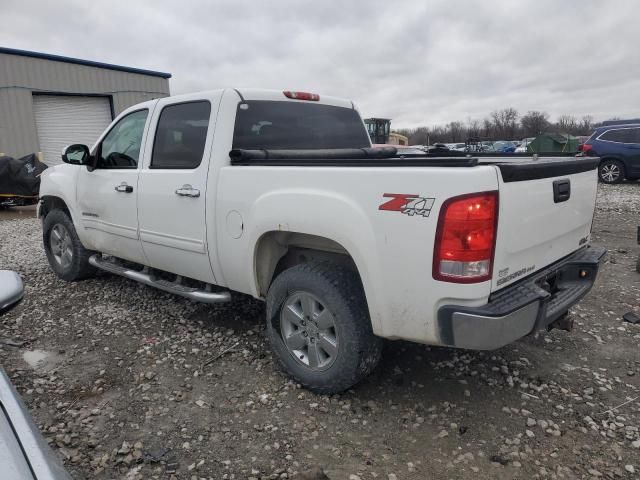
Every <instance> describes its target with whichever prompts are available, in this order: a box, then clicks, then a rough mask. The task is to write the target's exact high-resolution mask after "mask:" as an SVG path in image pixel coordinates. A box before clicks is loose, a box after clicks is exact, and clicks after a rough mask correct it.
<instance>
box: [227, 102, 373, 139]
mask: <svg viewBox="0 0 640 480" xmlns="http://www.w3.org/2000/svg"><path fill="white" fill-rule="evenodd" d="M370 146H371V143H370V141H369V135H368V134H367V131H366V130H365V127H364V124H363V123H362V119H361V118H360V115H359V114H358V112H357V111H356V110H355V109H353V108H345V107H336V106H332V105H323V104H317V103H307V102H304V103H303V102H285V101H270V100H247V101H244V102H241V103H239V104H238V107H237V111H236V122H235V129H234V132H233V148H234V149H245V150H255V149H265V150H297V149H332V148H368V147H370Z"/></svg>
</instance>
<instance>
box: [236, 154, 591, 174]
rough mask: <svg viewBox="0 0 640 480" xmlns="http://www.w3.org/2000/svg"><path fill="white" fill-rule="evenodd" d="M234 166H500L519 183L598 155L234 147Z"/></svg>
mask: <svg viewBox="0 0 640 480" xmlns="http://www.w3.org/2000/svg"><path fill="white" fill-rule="evenodd" d="M229 156H230V157H231V165H254V166H259V165H263V166H288V167H292V166H300V167H323V166H326V167H452V168H460V167H475V166H477V165H496V166H497V167H498V168H499V169H500V173H501V174H502V178H503V181H505V182H517V181H524V180H536V179H541V178H549V177H557V176H561V175H571V174H575V173H581V172H587V171H590V170H593V169H594V168H596V166H597V165H598V162H599V161H600V159H599V158H598V157H584V156H576V155H573V154H558V153H550V154H548V155H539V154H533V155H531V154H527V153H503V154H501V153H474V154H473V155H471V154H460V153H459V152H450V153H447V152H443V153H440V152H439V153H425V154H424V155H420V154H411V155H398V154H397V150H396V149H395V148H388V149H387V148H361V149H335V150H241V149H236V150H231V152H230V153H229Z"/></svg>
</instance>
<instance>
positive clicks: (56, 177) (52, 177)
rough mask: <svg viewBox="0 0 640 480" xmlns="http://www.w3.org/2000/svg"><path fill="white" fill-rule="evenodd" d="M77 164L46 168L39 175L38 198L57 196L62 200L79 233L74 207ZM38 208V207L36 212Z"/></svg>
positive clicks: (76, 212) (78, 167)
mask: <svg viewBox="0 0 640 480" xmlns="http://www.w3.org/2000/svg"><path fill="white" fill-rule="evenodd" d="M80 168H83V167H81V166H78V165H68V164H61V165H56V166H54V167H50V168H47V169H46V170H45V171H44V172H43V173H42V175H41V177H40V198H41V199H42V198H44V197H57V198H59V199H60V200H62V201H63V202H64V203H65V204H66V206H67V209H68V210H69V214H70V215H71V220H72V221H73V224H74V226H75V227H76V231H77V232H78V235H79V236H80V234H81V230H82V229H81V228H80V223H79V216H78V211H77V208H76V201H75V200H76V184H77V179H78V172H79V169H80ZM39 211H40V209H38V212H39Z"/></svg>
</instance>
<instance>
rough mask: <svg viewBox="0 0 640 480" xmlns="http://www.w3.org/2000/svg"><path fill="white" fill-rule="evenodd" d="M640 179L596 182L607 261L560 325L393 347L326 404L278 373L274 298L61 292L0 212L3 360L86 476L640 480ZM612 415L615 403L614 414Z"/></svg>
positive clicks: (91, 283)
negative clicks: (478, 340)
mask: <svg viewBox="0 0 640 480" xmlns="http://www.w3.org/2000/svg"><path fill="white" fill-rule="evenodd" d="M638 212H640V185H638V184H624V185H618V186H601V187H600V192H599V202H598V210H597V217H596V222H595V225H594V229H593V237H594V242H595V243H596V244H598V245H605V246H606V247H607V248H608V249H609V251H610V256H609V260H608V261H607V263H606V264H605V265H604V267H603V270H602V272H601V275H600V277H599V280H598V283H597V285H596V287H595V288H594V290H593V291H592V292H591V294H590V295H589V296H588V297H587V298H586V299H584V300H583V301H582V302H581V303H580V304H579V305H578V306H576V307H575V308H574V309H573V311H572V315H573V316H574V318H575V329H574V331H573V332H572V333H567V332H563V331H558V330H553V331H551V332H548V333H546V332H545V333H540V334H539V335H537V336H532V337H527V338H526V339H523V340H521V341H519V342H517V343H515V344H513V345H510V346H508V347H505V348H502V349H500V350H497V351H494V352H487V353H481V352H473V351H465V350H453V349H446V348H430V347H427V346H423V345H415V344H410V343H406V342H388V344H387V345H386V347H385V352H384V357H383V360H382V362H381V364H380V366H379V367H378V369H377V370H376V371H375V372H374V374H373V375H372V376H371V377H370V378H368V379H367V380H366V381H365V382H363V383H362V384H361V385H359V386H357V387H356V388H354V389H353V390H351V391H348V392H346V393H344V394H342V395H335V396H331V397H328V396H318V395H314V394H312V393H310V392H308V391H305V390H302V389H300V388H299V387H298V386H296V385H295V384H293V383H292V382H290V381H289V380H288V379H287V378H286V377H285V376H284V375H282V374H281V373H279V372H278V371H277V369H276V368H275V366H274V363H273V362H272V360H271V357H270V353H269V349H268V346H267V344H266V342H265V339H264V328H263V316H264V310H263V305H262V304H261V303H260V302H257V301H255V300H252V299H250V298H247V297H243V296H239V295H236V296H235V298H234V301H233V302H232V303H231V304H227V305H224V306H216V307H211V306H205V305H199V304H194V303H190V302H188V301H186V300H183V299H180V298H177V297H174V296H171V295H168V294H164V293H161V292H158V291H154V290H152V289H150V288H147V287H143V286H139V285H137V284H135V283H133V282H131V281H127V280H124V279H121V278H119V277H114V276H109V275H100V276H99V277H97V278H95V279H92V280H88V281H84V282H81V283H75V284H69V283H65V282H63V281H61V280H58V279H57V278H56V277H55V276H54V275H53V274H52V273H51V272H50V270H49V268H48V265H47V261H46V259H45V256H44V254H43V251H42V247H41V232H40V225H39V223H38V221H37V220H35V219H33V218H25V216H14V218H11V219H8V218H6V217H2V216H0V220H1V221H0V238H2V242H1V243H0V268H10V269H14V270H17V271H18V272H19V273H20V274H21V275H22V276H23V278H24V280H25V284H26V297H25V299H24V300H23V301H22V302H21V303H20V304H19V305H18V306H17V307H16V308H14V309H13V310H11V311H9V312H8V313H6V314H4V316H2V319H1V320H0V339H12V340H15V341H19V342H22V341H24V342H26V343H25V344H24V345H23V346H22V347H12V346H7V345H4V346H3V345H1V344H0V363H1V364H2V366H3V367H4V368H5V369H6V370H7V372H8V373H9V375H10V376H11V378H12V380H13V382H14V383H15V384H16V386H17V388H18V390H19V391H20V393H21V394H22V395H23V397H24V399H25V401H26V403H27V405H28V406H29V408H30V409H31V411H32V413H33V416H34V417H35V420H36V422H37V424H38V425H39V426H40V428H41V430H42V432H43V433H44V435H45V437H46V438H47V439H48V441H49V442H50V444H51V445H52V446H53V448H54V449H55V450H56V451H57V453H58V454H59V455H60V456H61V457H62V458H63V459H64V462H65V465H66V466H67V468H68V469H69V470H70V471H71V472H72V474H73V476H74V478H77V479H82V478H91V479H107V478H127V479H143V478H144V479H149V478H187V479H193V478H195V479H200V478H211V479H232V478H233V479H247V478H253V479H265V478H268V479H277V478H297V479H307V480H309V479H326V478H329V479H343V478H344V479H349V480H357V479H358V478H360V479H363V480H365V479H373V478H381V479H383V480H393V479H423V478H450V479H458V478H473V479H474V480H479V479H496V478H509V479H512V478H567V479H573V478H576V479H578V478H580V479H581V478H639V476H640V432H639V431H638V427H639V425H640V422H639V420H640V402H639V401H638V400H639V398H638V397H639V395H640V355H639V353H638V352H639V350H638V344H639V342H640V325H631V324H629V323H626V322H623V321H622V315H623V314H624V313H626V312H629V311H635V312H637V313H640V274H638V273H636V271H635V264H636V260H637V258H638V254H639V252H638V247H637V246H636V245H635V232H636V226H637V225H638V224H640V218H639V215H638ZM615 407H617V408H615Z"/></svg>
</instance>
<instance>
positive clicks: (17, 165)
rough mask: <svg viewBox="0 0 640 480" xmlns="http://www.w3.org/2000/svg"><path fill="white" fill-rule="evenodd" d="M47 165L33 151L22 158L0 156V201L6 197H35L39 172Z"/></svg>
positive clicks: (38, 188)
mask: <svg viewBox="0 0 640 480" xmlns="http://www.w3.org/2000/svg"><path fill="white" fill-rule="evenodd" d="M46 168H47V166H46V165H45V164H44V163H42V162H41V161H40V160H38V157H36V155H35V153H32V154H30V155H26V156H24V157H22V158H13V157H7V156H4V157H0V201H2V200H5V199H7V198H12V197H13V198H15V197H18V198H25V199H29V198H33V199H35V198H37V197H38V192H39V191H40V174H41V173H42V172H43V171H44V170H45V169H46Z"/></svg>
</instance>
